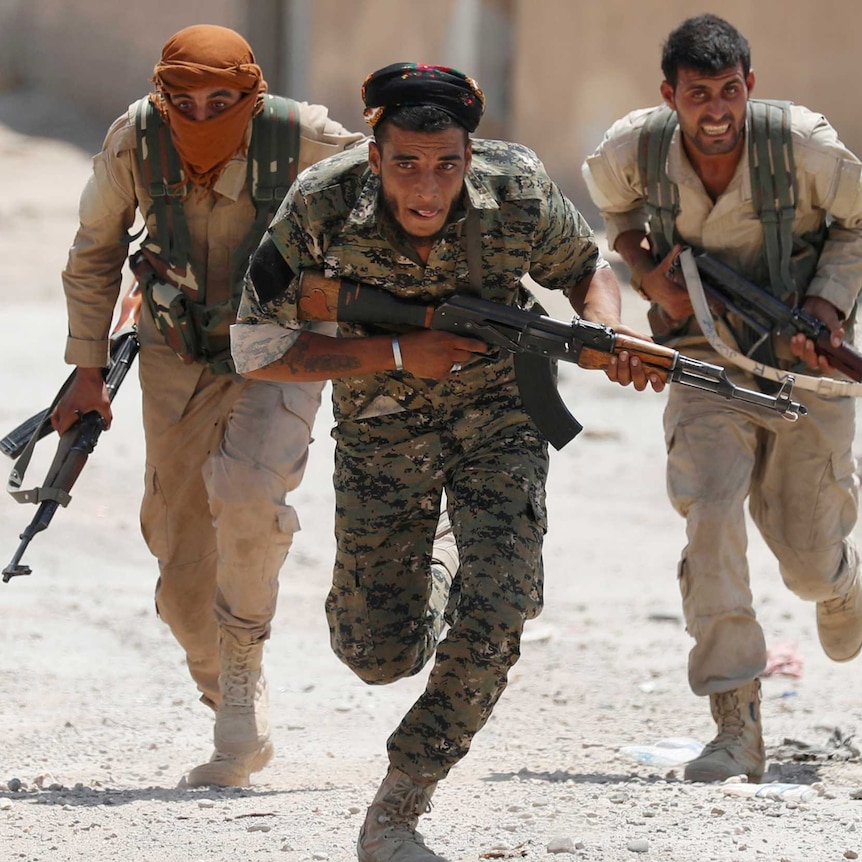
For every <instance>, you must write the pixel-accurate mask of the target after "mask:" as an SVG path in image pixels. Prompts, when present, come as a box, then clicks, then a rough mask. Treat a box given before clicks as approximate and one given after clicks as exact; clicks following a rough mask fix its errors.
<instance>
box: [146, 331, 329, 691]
mask: <svg viewBox="0 0 862 862" xmlns="http://www.w3.org/2000/svg"><path fill="white" fill-rule="evenodd" d="M140 359H141V363H140V376H141V386H142V390H143V407H144V436H145V439H146V447H147V458H146V477H145V483H146V484H145V490H144V498H143V502H142V504H141V528H142V531H143V534H144V538H145V539H146V542H147V545H148V546H149V549H150V551H151V553H152V554H153V555H154V556H155V557H156V558H157V559H158V561H159V580H158V585H157V587H156V608H157V610H158V613H159V616H160V617H161V618H162V619H163V620H164V621H165V622H166V623H167V624H168V625H169V626H170V628H171V632H172V633H173V635H174V637H175V638H176V639H177V641H179V643H180V645H181V646H182V647H183V649H184V650H185V653H186V662H187V664H188V667H189V671H190V673H191V675H192V678H193V679H194V681H195V682H196V684H197V686H198V689H199V690H200V691H201V693H202V694H203V699H204V700H205V702H210V703H212V704H213V705H215V704H217V703H218V700H219V692H218V675H219V656H218V640H219V628H223V629H228V630H230V631H231V633H232V634H233V636H234V637H235V638H236V639H237V640H238V641H239V642H240V643H251V642H256V641H259V640H262V639H264V638H267V637H268V636H269V632H270V624H271V621H272V618H273V615H274V614H275V610H276V599H277V594H278V574H279V570H280V569H281V566H282V564H283V563H284V560H285V557H286V556H287V553H288V551H289V549H290V546H291V543H292V541H293V535H294V533H295V532H296V531H297V530H299V520H298V518H297V514H296V511H295V510H294V508H293V507H292V506H290V505H288V503H287V502H286V500H285V495H286V494H287V493H288V492H289V491H292V490H293V489H295V488H296V487H297V486H298V485H299V483H300V481H301V479H302V476H303V473H304V471H305V465H306V460H307V457H308V446H309V442H310V440H311V426H312V424H313V422H314V416H315V413H316V411H317V408H318V405H319V399H320V390H321V388H322V384H274V383H266V382H263V381H253V380H243V379H241V378H239V377H236V376H231V375H220V376H217V377H214V376H213V375H211V374H210V373H209V372H208V371H206V370H205V369H203V368H202V367H201V366H196V365H183V364H182V363H181V362H180V361H179V360H178V359H177V357H176V356H174V354H173V353H172V352H170V351H169V350H167V348H165V347H162V346H147V347H146V348H144V349H143V350H142V352H141V357H140Z"/></svg>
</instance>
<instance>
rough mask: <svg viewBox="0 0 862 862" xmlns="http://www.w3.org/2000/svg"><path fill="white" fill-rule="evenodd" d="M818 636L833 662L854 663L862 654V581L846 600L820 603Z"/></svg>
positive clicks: (844, 597)
mask: <svg viewBox="0 0 862 862" xmlns="http://www.w3.org/2000/svg"><path fill="white" fill-rule="evenodd" d="M817 634H818V635H819V636H820V645H821V646H822V647H823V652H825V653H826V655H828V656H829V658H831V659H832V661H850V659H852V658H856V656H857V655H859V653H860V651H862V578H860V577H859V575H857V576H856V580H855V581H854V582H853V585H852V586H851V587H850V589H849V590H848V591H847V594H846V595H844V596H839V597H838V598H837V599H829V600H828V601H825V602H817Z"/></svg>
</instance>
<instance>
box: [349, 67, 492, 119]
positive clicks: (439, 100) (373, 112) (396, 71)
mask: <svg viewBox="0 0 862 862" xmlns="http://www.w3.org/2000/svg"><path fill="white" fill-rule="evenodd" d="M362 101H363V102H364V103H365V119H366V121H367V122H368V125H369V126H371V128H374V127H375V126H376V125H377V124H378V123H379V122H380V121H381V120H382V119H383V118H384V117H385V116H386V113H387V112H388V111H390V110H391V109H392V108H400V107H406V106H408V105H430V106H432V107H435V108H439V109H440V110H441V111H445V112H446V113H447V114H449V115H450V116H451V117H453V118H454V119H455V120H456V121H457V122H458V123H459V124H460V125H462V126H463V127H464V128H465V129H466V130H467V131H468V132H473V131H475V129H476V126H478V125H479V120H480V119H481V117H482V112H483V111H484V110H485V96H484V95H483V93H482V91H481V90H480V89H479V85H478V84H477V83H476V82H475V81H474V80H473V79H472V78H470V77H468V76H467V75H465V74H464V73H463V72H459V71H458V70H457V69H450V68H449V67H448V66H427V65H425V64H424V63H393V64H392V65H391V66H386V67H385V68H384V69H379V70H378V71H376V72H372V73H371V74H370V75H369V76H368V77H367V78H366V79H365V82H364V83H363V84H362Z"/></svg>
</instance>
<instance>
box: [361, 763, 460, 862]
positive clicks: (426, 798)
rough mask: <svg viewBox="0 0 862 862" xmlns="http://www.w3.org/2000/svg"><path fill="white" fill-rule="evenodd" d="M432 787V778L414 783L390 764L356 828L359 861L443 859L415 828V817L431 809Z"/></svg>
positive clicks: (437, 861) (430, 861)
mask: <svg viewBox="0 0 862 862" xmlns="http://www.w3.org/2000/svg"><path fill="white" fill-rule="evenodd" d="M436 787H437V782H436V781H435V782H433V783H431V784H418V783H417V782H415V781H414V780H413V779H412V778H411V777H410V776H409V775H407V774H406V773H404V772H401V771H400V770H398V769H395V767H393V766H390V767H389V772H387V773H386V778H384V779H383V784H381V785H380V789H379V790H378V791H377V795H376V796H375V797H374V800H373V802H372V803H371V805H370V806H369V807H368V813H367V814H366V815H365V823H363V824H362V829H361V830H360V831H359V841H358V843H357V845H356V851H357V855H358V858H359V862H446V859H444V858H443V857H442V856H438V855H437V854H436V853H434V852H433V851H432V850H429V849H428V847H427V846H426V845H425V842H424V841H423V840H422V836H421V835H420V834H419V833H418V832H417V831H416V825H417V823H418V822H419V817H420V816H421V815H422V814H425V813H427V812H428V811H430V810H431V794H432V793H434V789H435V788H436Z"/></svg>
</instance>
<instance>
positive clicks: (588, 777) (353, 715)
mask: <svg viewBox="0 0 862 862" xmlns="http://www.w3.org/2000/svg"><path fill="white" fill-rule="evenodd" d="M55 115H56V116H59V117H60V118H61V119H62V121H63V122H62V123H61V127H62V129H63V134H64V136H65V138H66V140H63V139H49V138H47V137H41V136H40V135H44V134H46V133H47V131H48V129H49V123H48V122H47V121H46V118H48V117H52V116H55ZM98 139H99V130H92V129H87V128H81V127H79V126H75V123H74V117H70V115H69V114H68V112H64V110H63V108H62V106H58V105H56V104H55V103H52V102H50V101H49V100H47V99H45V98H44V97H40V96H38V95H37V94H24V95H22V94H0V189H2V195H0V284H2V285H3V291H4V297H5V301H4V305H3V314H2V317H0V392H2V399H0V432H2V433H6V431H8V430H10V429H11V428H12V427H14V426H15V425H17V424H18V423H19V422H20V421H22V420H23V419H24V418H26V417H27V416H29V415H30V414H31V413H33V412H35V410H37V409H39V408H41V407H43V406H45V405H47V403H49V402H50V400H51V398H52V397H53V395H54V393H55V391H56V390H57V388H58V387H59V385H60V383H61V382H62V380H63V379H64V378H65V376H66V374H67V373H68V369H67V368H66V367H65V366H64V365H63V363H62V347H63V337H64V333H65V319H64V308H63V303H62V299H61V295H60V294H61V289H60V282H59V271H60V269H61V268H62V265H63V262H64V260H65V255H66V249H67V247H68V244H69V242H70V241H71V239H72V236H73V234H74V229H75V224H76V218H75V213H76V204H77V198H78V195H79V193H80V189H81V188H82V186H83V183H84V182H85V181H86V177H87V172H88V164H89V160H88V151H87V150H86V149H81V148H79V147H78V146H76V145H73V144H71V143H69V141H96V142H98ZM95 145H97V143H96V144H94V145H93V146H95ZM90 150H92V146H91V147H90ZM642 312H643V309H642V308H641V307H639V306H638V305H637V301H636V300H635V301H631V300H629V299H628V298H627V306H626V317H627V319H628V320H630V321H631V322H632V323H635V324H639V323H640V322H641V320H642ZM553 313H555V314H557V316H561V315H564V314H565V309H564V308H562V307H560V306H559V305H557V306H555V307H554V311H553ZM561 388H562V391H563V394H564V396H565V398H566V401H567V403H568V404H569V405H570V407H571V408H572V410H573V412H575V413H576V415H577V416H578V418H579V419H580V420H581V422H582V423H583V424H584V426H585V429H586V430H585V431H584V432H583V433H582V435H581V436H580V437H579V438H578V439H577V440H576V441H575V442H573V443H572V444H570V446H569V447H567V448H566V449H565V450H564V451H563V452H560V453H556V454H555V455H554V458H553V465H552V476H551V481H550V484H549V509H550V531H549V534H548V537H547V544H546V554H545V568H546V609H545V611H544V613H543V614H542V616H541V617H540V618H539V619H538V620H536V621H534V622H532V623H530V624H529V625H528V628H527V633H526V638H525V643H524V648H523V657H522V659H521V661H520V662H519V663H518V665H517V666H516V667H515V668H514V670H513V672H512V674H511V680H510V685H509V689H508V691H507V692H506V693H505V694H504V696H503V698H502V700H501V701H500V704H499V705H498V707H497V709H496V711H495V712H494V714H493V716H492V718H491V720H490V721H489V723H488V725H487V726H486V728H485V729H484V730H483V731H482V733H480V734H479V736H478V737H477V739H476V742H475V744H474V746H473V750H472V751H471V752H470V754H469V756H468V757H467V758H466V759H465V760H464V761H463V762H462V763H461V764H459V766H458V767H457V768H456V769H455V770H453V772H452V773H451V775H450V777H449V778H448V780H446V781H445V782H443V783H442V784H441V786H440V787H439V789H438V791H437V794H436V795H435V798H434V808H433V810H432V811H431V813H430V814H428V815H427V816H426V817H424V818H423V819H422V825H421V829H422V831H423V832H424V833H425V835H426V837H427V840H428V842H429V844H430V846H432V847H433V848H435V849H436V850H437V851H438V852H439V853H441V854H443V855H445V856H447V857H448V858H450V859H451V860H452V862H475V860H480V859H527V860H538V859H546V858H549V856H551V857H554V858H560V859H561V860H562V859H585V860H602V862H621V860H630V859H633V858H636V857H638V856H642V857H644V858H652V859H661V860H668V862H689V860H699V862H706V860H716V862H725V860H755V859H757V860H769V862H781V860H786V862H826V860H841V859H856V858H857V856H858V854H860V853H862V798H860V797H862V758H860V753H859V747H860V745H862V739H860V737H859V735H858V734H859V731H860V727H862V692H860V686H859V680H860V664H859V661H857V662H855V663H850V664H846V665H835V664H833V663H831V662H829V661H828V660H827V659H826V657H825V656H824V655H823V653H822V651H821V650H820V648H819V645H818V643H817V635H816V631H815V624H814V609H813V606H811V605H809V604H805V603H803V602H801V601H799V600H798V599H796V598H795V597H793V596H792V595H790V594H789V593H788V592H787V591H786V590H785V589H784V588H783V587H782V586H781V583H780V578H779V576H778V573H777V570H776V567H775V565H774V563H773V561H772V559H771V558H770V556H769V554H768V552H767V551H766V549H765V547H764V545H763V544H762V542H761V541H760V539H759V537H758V536H757V535H756V534H752V536H751V569H752V581H753V585H754V591H755V595H756V597H757V612H758V615H759V618H760V619H761V620H762V622H763V625H764V628H765V631H766V635H767V641H768V643H769V645H770V648H771V649H772V650H773V653H774V655H775V656H776V658H777V659H778V658H780V656H781V654H782V651H785V652H787V651H789V652H790V657H791V658H792V659H794V660H797V661H798V662H801V665H802V666H801V669H798V666H797V670H798V672H799V673H800V674H801V675H800V676H798V677H793V676H786V675H781V674H780V673H778V674H775V675H773V676H770V677H769V678H767V679H765V680H764V683H763V687H764V702H763V714H764V722H765V733H766V739H767V746H768V755H769V766H768V772H767V775H766V780H768V781H772V782H787V783H799V784H803V785H808V786H809V789H813V790H814V791H815V794H814V798H813V799H810V800H808V801H797V800H794V799H792V798H791V799H783V800H782V799H779V800H771V799H763V798H750V797H740V796H733V795H729V794H728V793H727V792H726V790H727V788H725V787H722V786H704V785H691V784H686V783H685V782H683V781H682V779H681V775H682V770H681V768H679V767H675V766H667V765H665V766H661V765H655V764H653V765H650V764H646V763H642V762H639V761H637V760H635V759H632V757H631V756H630V755H627V754H626V752H625V751H624V749H625V748H627V747H629V746H638V745H648V744H651V743H655V742H657V741H659V740H663V739H667V738H675V737H690V738H693V739H695V740H699V741H700V742H701V743H702V742H706V741H707V740H708V739H709V737H710V734H711V729H712V723H711V719H710V716H709V709H708V704H707V703H706V701H704V700H699V699H697V698H695V697H694V696H693V695H692V694H691V692H690V691H689V689H688V686H687V683H686V674H685V669H686V657H687V651H688V648H689V645H690V640H689V638H688V636H687V635H686V633H685V630H684V626H683V623H682V619H681V615H680V607H679V598H678V594H677V588H676V579H675V569H676V559H677V556H678V553H679V549H680V547H681V545H682V544H683V541H684V530H683V523H682V521H681V519H679V518H678V517H677V516H676V515H675V514H674V513H673V512H672V511H671V509H670V506H669V504H668V502H667V500H666V497H665V492H664V452H663V443H662V438H661V410H662V405H663V400H664V397H663V396H662V395H656V394H654V393H644V394H641V395H638V394H637V393H634V392H630V391H628V390H622V389H620V388H618V387H615V386H613V385H611V384H609V383H608V382H607V381H606V380H605V379H604V377H603V375H601V374H597V373H595V372H585V371H581V370H580V369H573V368H565V369H563V373H562V382H561ZM115 413H116V414H117V418H116V420H115V424H114V428H113V429H112V430H111V432H110V433H109V434H106V435H105V436H104V437H103V438H102V440H101V441H100V444H99V447H98V449H97V450H96V452H95V453H94V455H93V456H92V457H91V459H90V462H89V463H88V465H87V468H86V471H85V472H84V474H83V475H82V477H81V479H80V480H79V481H78V483H77V485H76V487H75V490H74V494H73V497H74V500H73V502H72V504H71V505H70V507H69V508H68V509H64V510H61V511H60V512H59V513H58V514H57V516H56V517H55V519H54V522H53V523H52V525H51V528H50V530H49V531H48V532H47V533H45V534H42V535H39V536H37V537H36V538H35V540H34V541H33V544H32V545H31V547H30V549H29V550H28V552H27V554H26V556H25V562H28V563H29V564H30V565H31V566H32V568H33V575H32V576H31V577H29V578H19V579H16V580H13V581H12V582H10V583H8V584H0V608H2V619H3V626H2V629H0V727H2V730H3V732H2V734H0V847H2V850H3V857H4V858H6V859H26V860H40V862H41V860H78V859H97V860H128V859H135V860H139V862H151V860H152V862H156V860H159V862H164V860H170V862H173V860H178V862H195V860H208V862H209V860H212V862H216V860H231V862H233V860H235V859H236V858H238V857H239V856H240V855H242V857H243V858H251V859H274V860H275V859H278V860H284V862H300V860H333V862H349V860H351V859H354V858H355V854H354V850H353V846H354V842H355V839H356V836H357V833H358V831H359V827H360V824H361V822H362V818H363V814H364V810H365V807H366V806H367V805H368V803H369V802H370V800H371V797H372V796H373V794H374V791H375V789H376V787H377V785H378V783H379V781H380V780H381V778H382V775H383V773H384V771H385V768H386V759H385V741H386V737H387V735H388V733H389V732H390V731H391V730H392V729H393V728H394V726H395V725H396V724H397V722H398V720H399V719H400V717H401V715H402V714H403V713H404V712H405V711H406V709H407V708H408V707H409V706H410V704H412V702H413V700H414V699H415V698H416V697H417V695H418V694H419V692H420V691H421V690H422V688H423V687H424V682H425V674H424V673H423V674H420V675H419V676H417V677H415V678H413V679H410V680H404V681H403V682H400V683H397V684H395V685H392V686H388V687H385V688H369V687H366V686H364V685H363V684H362V683H361V682H359V680H358V679H356V678H354V677H353V676H352V675H351V673H350V672H349V671H348V670H347V669H346V668H345V667H343V666H342V665H341V664H339V662H338V661H337V660H336V659H335V658H334V657H333V656H332V654H331V653H330V651H329V647H328V637H327V631H326V625H325V621H324V617H323V599H324V596H325V594H326V590H327V584H328V579H329V574H330V569H331V564H332V559H333V554H334V541H333V538H332V492H331V486H330V476H331V469H332V444H331V441H330V438H329V434H328V431H329V426H330V424H331V414H330V413H329V411H328V409H324V410H322V411H321V413H320V415H319V417H318V422H317V426H316V429H315V430H316V435H317V440H316V442H315V445H314V447H313V453H312V457H311V460H310V464H309V469H308V473H307V477H306V480H305V482H304V484H303V487H302V488H301V489H300V490H299V491H298V493H297V494H296V495H295V497H294V500H293V502H294V505H296V506H297V508H298V511H299V513H300V517H301V519H302V521H303V527H304V529H303V531H302V533H301V534H299V536H298V537H297V540H296V542H295V545H294V550H293V552H292V553H291V556H290V558H289V560H288V562H287V564H286V566H285V569H284V572H283V575H282V590H281V600H280V606H279V611H278V615H277V617H276V620H275V624H274V627H273V638H272V640H271V642H270V644H269V645H268V647H267V659H266V664H267V670H268V676H269V681H270V686H271V695H272V696H271V699H272V714H273V734H274V740H275V743H276V747H277V753H276V758H275V760H274V761H273V763H272V764H271V765H270V766H269V767H268V768H267V769H266V770H265V771H264V772H262V773H259V774H258V775H257V776H255V784H254V786H253V787H252V788H250V789H246V790H231V791H227V790H226V791H212V790H185V789H179V788H178V787H177V785H178V782H179V781H180V779H181V777H182V774H183V772H184V771H185V770H187V769H188V768H190V767H191V766H194V765H195V764H196V763H198V762H200V761H201V760H203V759H206V757H208V755H209V751H210V738H211V725H212V719H211V716H210V714H209V712H208V710H206V709H205V708H204V707H203V706H201V705H200V704H199V703H197V701H196V698H195V691H194V688H193V686H192V684H191V682H190V680H189V678H188V676H187V674H186V671H185V668H184V666H183V663H182V658H181V655H180V652H179V648H178V647H177V646H176V644H175V643H174V642H173V640H172V639H171V637H170V635H169V633H168V631H167V629H166V627H165V626H164V625H162V624H161V623H160V622H159V621H158V620H157V619H156V617H155V615H154V612H153V603H152V588H153V584H154V580H155V574H156V572H155V566H154V564H153V562H152V561H151V560H150V558H149V556H148V554H147V551H146V549H145V548H144V545H143V541H142V539H141V538H140V536H139V534H138V530H137V507H138V494H139V487H140V481H141V476H142V472H143V445H142V435H141V431H140V405H139V398H138V393H137V391H136V381H135V380H134V379H133V377H130V378H128V379H127V381H126V384H125V386H124V391H122V392H121V393H120V395H119V396H118V398H117V401H116V402H115ZM52 454H53V444H50V443H43V444H41V446H40V447H39V450H38V457H37V459H36V461H35V462H34V465H33V466H32V467H31V468H30V472H29V473H28V476H27V479H28V480H29V479H32V481H33V483H34V484H35V483H37V482H39V481H41V479H42V478H43V476H44V471H45V470H46V468H47V464H48V462H49V461H50V457H51V455H52ZM25 484H28V486H29V483H28V482H25ZM34 511H35V510H33V509H32V508H30V507H20V506H17V505H16V504H15V503H14V502H13V501H12V500H11V498H9V497H8V496H6V495H3V497H2V499H0V548H2V549H3V551H2V553H3V554H4V555H5V557H4V560H3V564H4V565H5V563H6V562H7V559H6V557H11V555H12V553H13V552H14V550H15V548H16V546H17V542H18V534H19V533H20V532H21V530H22V529H23V527H24V526H25V525H26V524H27V523H28V522H29V520H30V518H31V517H32V515H33V513H34ZM778 664H779V666H778V670H779V671H781V670H782V666H781V664H780V662H779V663H778ZM784 669H785V670H793V668H788V666H787V665H784Z"/></svg>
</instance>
